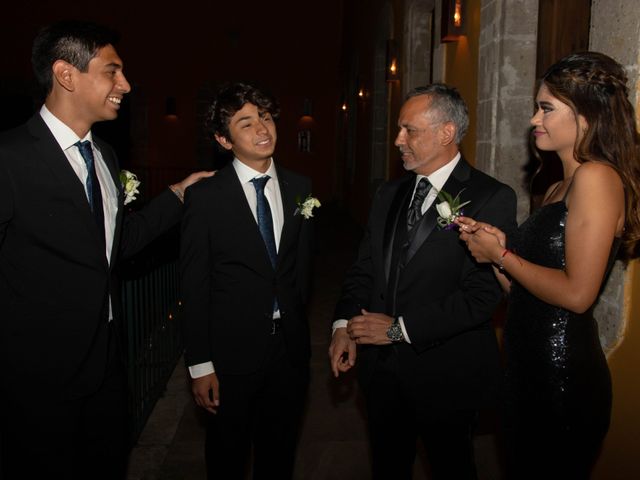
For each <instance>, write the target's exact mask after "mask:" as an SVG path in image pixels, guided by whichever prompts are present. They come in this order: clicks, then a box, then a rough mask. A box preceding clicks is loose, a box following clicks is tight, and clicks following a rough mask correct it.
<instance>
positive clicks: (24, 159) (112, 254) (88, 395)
mask: <svg viewBox="0 0 640 480" xmlns="http://www.w3.org/2000/svg"><path fill="white" fill-rule="evenodd" d="M115 40H116V36H115V34H114V33H113V32H111V31H110V30H108V29H106V28H104V27H102V26H99V25H95V24H92V23H87V22H59V23H56V24H54V25H51V26H49V27H47V28H45V29H43V30H42V31H41V32H40V33H39V35H38V36H37V37H36V39H35V41H34V45H33V52H32V62H33V67H34V71H35V74H36V76H37V78H38V81H39V82H40V84H41V86H42V87H43V88H44V90H45V91H46V93H47V96H46V100H45V103H44V105H43V106H42V108H41V109H40V111H39V112H38V113H36V114H35V115H34V116H33V117H32V118H31V119H30V120H29V121H28V122H27V123H26V124H25V125H23V126H21V127H18V128H16V129H14V130H11V131H9V132H6V133H4V134H3V135H2V137H1V138H0V305H2V307H1V308H2V317H1V321H0V402H1V408H0V434H1V435H2V460H1V464H2V472H3V474H4V477H3V478H4V479H5V480H9V479H14V478H20V479H22V478H65V479H79V478H108V479H117V478H123V476H124V471H125V466H126V458H127V452H128V447H129V436H128V434H127V433H128V432H127V422H126V416H127V402H126V399H127V395H126V394H127V391H126V372H125V369H124V364H123V361H122V358H123V355H122V345H121V342H120V341H121V338H120V334H119V330H120V329H121V327H122V325H121V318H120V317H121V316H120V313H121V312H120V311H121V307H120V305H119V304H118V291H119V286H118V282H117V281H116V278H115V277H114V266H115V265H116V264H117V262H118V261H119V260H120V259H121V258H123V257H125V256H128V255H131V254H133V253H135V252H137V251H139V250H140V249H141V248H143V247H144V246H145V245H146V244H147V243H149V242H150V241H151V240H153V239H154V238H155V237H156V236H158V235H159V234H160V233H162V232H163V231H165V230H167V229H168V228H169V227H171V226H172V225H174V224H176V223H177V222H178V220H179V219H180V216H181V213H182V203H181V201H180V200H179V198H178V197H179V196H182V195H183V193H184V190H185V189H186V188H187V186H188V185H190V184H191V183H193V182H194V181H196V180H197V179H198V178H200V177H201V176H202V175H204V173H199V174H194V175H191V176H190V177H188V178H187V179H185V180H184V181H182V182H181V183H179V184H175V185H172V186H171V189H172V190H174V192H173V193H172V192H171V191H169V190H167V191H166V192H165V193H163V194H161V195H160V196H159V197H158V198H156V199H155V200H153V201H152V202H150V203H149V204H148V206H147V207H145V208H144V209H142V210H140V211H139V212H138V213H135V214H131V215H127V216H125V215H124V198H125V195H124V191H123V186H122V185H121V182H120V179H119V167H118V162H117V159H116V156H115V153H114V151H113V149H112V148H111V147H110V146H109V145H108V144H106V143H104V142H103V141H101V140H100V139H99V138H97V137H95V136H94V135H92V132H91V127H92V125H93V124H94V123H95V122H98V121H102V120H111V119H114V118H116V116H117V115H118V109H119V108H120V102H121V101H122V98H123V96H124V95H125V94H126V93H128V92H129V90H130V86H129V83H128V82H127V79H126V78H125V76H124V73H123V70H122V61H121V59H120V57H119V56H118V54H117V53H116V50H115V49H114V47H113V44H114V43H115ZM174 193H175V194H174Z"/></svg>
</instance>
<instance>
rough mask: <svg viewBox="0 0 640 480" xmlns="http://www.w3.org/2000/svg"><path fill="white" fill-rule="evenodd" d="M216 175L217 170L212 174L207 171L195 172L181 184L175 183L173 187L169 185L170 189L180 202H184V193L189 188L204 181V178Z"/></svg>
mask: <svg viewBox="0 0 640 480" xmlns="http://www.w3.org/2000/svg"><path fill="white" fill-rule="evenodd" d="M215 174H216V171H215V170H214V171H212V172H206V171H201V172H194V173H192V174H191V175H189V176H188V177H187V178H185V179H184V180H182V181H181V182H178V183H174V184H173V185H169V188H170V189H171V191H172V192H173V193H175V194H176V195H177V196H178V198H179V199H180V201H182V202H184V192H185V190H186V189H187V188H188V187H190V186H191V185H193V184H194V183H196V182H198V181H200V180H202V179H203V178H207V177H213V176H214V175H215Z"/></svg>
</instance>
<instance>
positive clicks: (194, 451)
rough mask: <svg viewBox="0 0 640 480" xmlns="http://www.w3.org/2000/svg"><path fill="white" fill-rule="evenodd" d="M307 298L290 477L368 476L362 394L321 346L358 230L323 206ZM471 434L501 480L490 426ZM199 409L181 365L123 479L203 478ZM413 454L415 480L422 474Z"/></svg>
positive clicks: (484, 473)
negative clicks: (302, 394)
mask: <svg viewBox="0 0 640 480" xmlns="http://www.w3.org/2000/svg"><path fill="white" fill-rule="evenodd" d="M317 234H318V242H317V255H316V268H315V275H314V279H315V285H314V296H313V299H312V303H311V309H310V323H311V340H312V349H313V352H312V361H311V372H312V378H311V385H310V390H309V398H308V402H307V409H306V415H305V418H304V424H303V428H302V432H301V439H300V444H299V450H298V456H297V463H296V468H295V479H296V480H344V479H348V480H359V479H363V480H364V479H368V478H370V473H371V472H370V468H369V456H368V455H369V452H368V447H367V441H366V424H365V422H364V418H363V407H362V399H361V397H360V395H359V391H358V388H357V384H356V382H355V378H354V375H353V374H351V373H350V374H347V375H346V376H344V377H342V378H341V379H339V380H335V379H334V378H333V376H332V375H331V372H330V369H329V362H328V357H327V348H328V344H329V334H330V329H329V326H330V322H331V315H332V313H333V308H334V305H335V301H336V298H337V296H338V293H339V289H340V285H341V281H342V278H343V275H344V272H345V270H346V268H347V267H348V265H349V264H350V262H351V261H352V259H353V258H354V255H355V252H356V248H357V241H358V240H359V237H360V230H359V228H358V227H356V226H355V225H354V224H353V222H351V221H349V219H348V218H347V217H346V216H345V215H344V214H341V213H340V212H339V211H338V210H335V209H332V208H331V207H330V206H326V207H323V211H322V213H320V212H319V213H318V218H317ZM484 430H485V431H484V432H480V435H478V437H477V439H476V456H477V462H478V471H479V475H480V478H481V480H489V479H491V480H499V479H501V478H502V475H501V473H500V469H499V468H498V465H499V462H498V458H497V454H496V448H495V436H494V435H493V434H492V433H491V430H492V428H491V425H489V428H488V429H484ZM203 445H204V430H203V426H202V413H201V412H200V411H199V410H198V409H197V408H196V407H195V405H194V404H193V401H192V400H191V396H190V393H189V390H188V382H187V378H186V374H185V368H184V365H183V364H182V362H181V363H180V364H179V365H178V367H177V368H176V371H175V373H174V375H173V376H172V378H171V381H170V382H169V385H168V387H167V392H166V394H165V396H164V397H163V398H162V399H161V400H160V401H159V402H158V404H157V406H156V408H155V409H154V412H153V415H152V417H151V418H150V420H149V422H148V424H147V426H146V428H145V431H144V432H143V434H142V435H141V437H140V440H139V442H138V445H137V446H136V448H135V449H134V451H133V452H132V456H131V462H130V468H129V476H128V480H200V479H205V478H206V476H205V468H204V457H203ZM427 471H428V467H427V466H426V462H424V461H423V460H422V457H420V456H419V458H418V460H417V461H416V467H415V469H414V478H415V479H428V478H429V476H428V474H427Z"/></svg>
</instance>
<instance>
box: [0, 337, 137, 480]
mask: <svg viewBox="0 0 640 480" xmlns="http://www.w3.org/2000/svg"><path fill="white" fill-rule="evenodd" d="M108 330H109V334H108V335H109V339H108V341H109V347H108V349H109V350H108V355H109V357H108V363H107V370H106V374H105V378H104V381H103V383H102V385H101V386H100V388H99V389H98V390H97V391H95V392H92V393H91V394H88V395H84V396H75V395H71V394H69V393H67V392H66V391H65V392H60V391H55V390H54V391H52V390H50V389H49V388H45V387H44V386H42V385H38V384H25V385H26V387H24V388H20V389H18V388H7V389H6V390H5V389H4V388H3V390H4V391H3V393H2V398H0V402H1V406H2V411H1V412H0V420H1V422H2V423H1V424H0V435H1V436H2V440H1V445H2V447H1V448H2V456H1V460H0V465H1V467H2V476H1V477H0V478H2V480H14V479H26V478H29V479H31V478H34V479H35V478H42V479H45V478H46V479H48V480H53V479H55V480H57V479H64V480H76V479H77V480H80V479H83V480H86V479H87V478H91V479H104V480H120V479H123V478H124V476H125V472H126V461H127V454H128V449H129V431H128V422H127V383H126V372H125V368H124V365H123V362H122V356H121V354H120V347H119V345H118V340H117V338H116V334H115V332H114V330H115V329H114V328H113V327H108Z"/></svg>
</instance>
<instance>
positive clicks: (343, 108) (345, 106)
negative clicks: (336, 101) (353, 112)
mask: <svg viewBox="0 0 640 480" xmlns="http://www.w3.org/2000/svg"><path fill="white" fill-rule="evenodd" d="M340 108H341V109H342V111H343V112H346V111H347V103H346V102H345V103H343V104H342V107H340Z"/></svg>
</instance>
